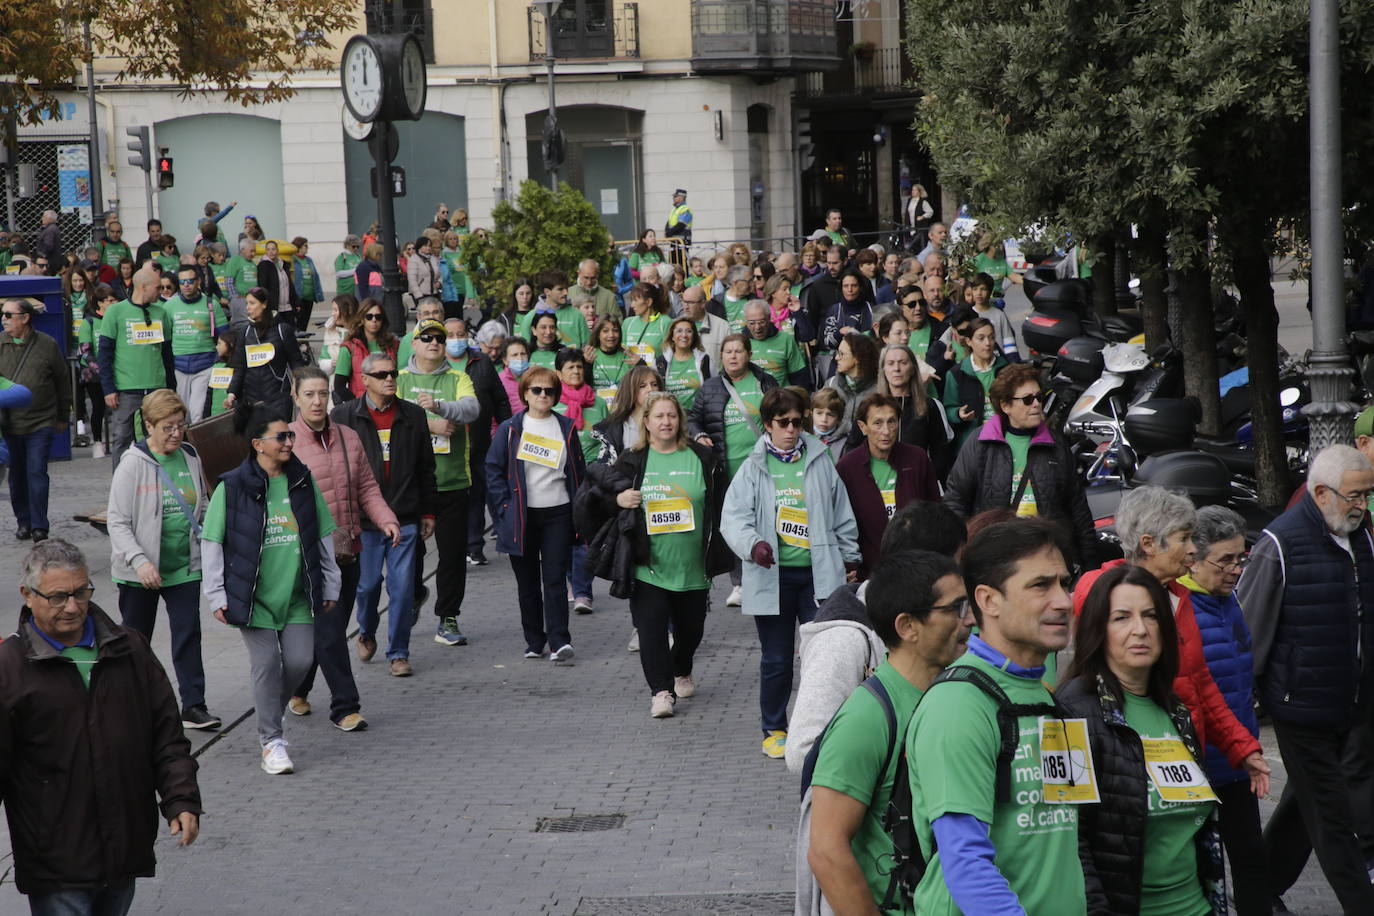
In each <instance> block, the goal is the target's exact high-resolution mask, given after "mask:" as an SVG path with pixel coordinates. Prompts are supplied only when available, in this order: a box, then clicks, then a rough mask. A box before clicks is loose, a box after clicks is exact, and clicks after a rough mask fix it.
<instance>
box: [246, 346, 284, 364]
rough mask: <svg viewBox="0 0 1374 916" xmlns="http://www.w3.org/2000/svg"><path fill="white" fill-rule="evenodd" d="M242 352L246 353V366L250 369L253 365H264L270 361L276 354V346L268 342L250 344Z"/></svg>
mask: <svg viewBox="0 0 1374 916" xmlns="http://www.w3.org/2000/svg"><path fill="white" fill-rule="evenodd" d="M244 352H245V353H246V354H247V359H248V368H250V369H251V368H253V367H254V366H265V365H267V364H268V363H270V362H271V361H272V357H273V356H275V355H276V352H277V348H276V347H274V346H272V345H271V344H270V343H265V344H252V345H251V346H249V347H247V348H246V350H245V351H244Z"/></svg>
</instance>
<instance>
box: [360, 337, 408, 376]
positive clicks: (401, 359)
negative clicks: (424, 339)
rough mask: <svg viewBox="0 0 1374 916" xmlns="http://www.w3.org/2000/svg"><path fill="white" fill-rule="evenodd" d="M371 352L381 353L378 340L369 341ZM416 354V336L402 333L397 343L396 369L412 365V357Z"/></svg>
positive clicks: (368, 347) (368, 346)
mask: <svg viewBox="0 0 1374 916" xmlns="http://www.w3.org/2000/svg"><path fill="white" fill-rule="evenodd" d="M367 350H368V352H369V353H380V352H381V350H382V348H381V346H380V345H378V344H377V343H376V342H373V341H369V342H368V345H367ZM414 355H415V338H414V337H412V336H410V335H409V334H402V335H401V339H400V341H398V342H397V344H396V369H397V371H400V370H401V369H404V368H405V367H406V366H409V365H410V358H411V357H412V356H414Z"/></svg>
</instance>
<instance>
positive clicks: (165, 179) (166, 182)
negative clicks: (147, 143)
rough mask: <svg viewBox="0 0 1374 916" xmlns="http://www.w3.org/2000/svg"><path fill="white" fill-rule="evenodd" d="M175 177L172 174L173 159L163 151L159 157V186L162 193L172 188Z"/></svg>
mask: <svg viewBox="0 0 1374 916" xmlns="http://www.w3.org/2000/svg"><path fill="white" fill-rule="evenodd" d="M174 180H175V176H174V175H173V174H172V157H171V156H168V155H167V151H166V150H163V152H162V155H161V156H158V157H157V186H158V189H159V190H161V191H165V190H167V189H168V188H170V187H171V186H172V182H173V181H174Z"/></svg>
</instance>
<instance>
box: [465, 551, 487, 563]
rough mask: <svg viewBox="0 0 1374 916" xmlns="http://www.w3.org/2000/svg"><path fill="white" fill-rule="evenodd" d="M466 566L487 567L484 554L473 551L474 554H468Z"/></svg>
mask: <svg viewBox="0 0 1374 916" xmlns="http://www.w3.org/2000/svg"><path fill="white" fill-rule="evenodd" d="M468 565H469V566H486V565H487V555H486V554H484V553H482V551H480V550H477V551H474V552H472V553H470V554H468Z"/></svg>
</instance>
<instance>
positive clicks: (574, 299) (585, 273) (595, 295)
mask: <svg viewBox="0 0 1374 916" xmlns="http://www.w3.org/2000/svg"><path fill="white" fill-rule="evenodd" d="M600 276H601V265H600V264H598V263H597V262H596V261H595V260H594V259H592V258H587V259H586V260H585V261H583V262H581V263H580V264H578V265H577V285H576V286H574V287H573V288H572V290H571V291H570V295H569V296H568V300H569V301H570V302H571V303H572V305H573V307H574V308H576V307H577V306H578V305H580V304H581V303H582V301H583V300H584V299H591V300H592V301H593V303H594V308H595V310H596V317H598V318H607V317H614V318H621V317H623V316H624V313H623V312H622V311H621V310H620V306H618V305H616V302H615V293H613V292H611V291H610V290H608V289H606V287H604V286H602V285H601V284H600V283H599V282H597V281H598V279H599V278H600Z"/></svg>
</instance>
